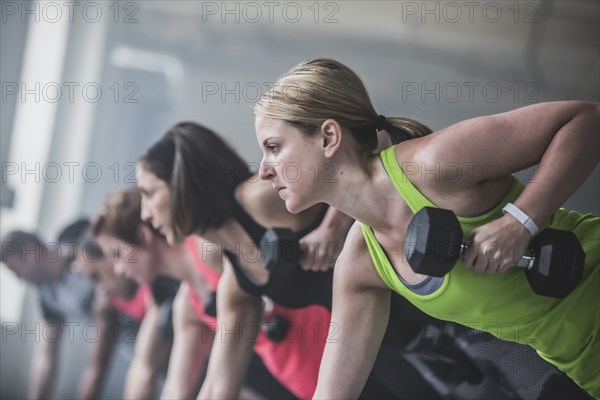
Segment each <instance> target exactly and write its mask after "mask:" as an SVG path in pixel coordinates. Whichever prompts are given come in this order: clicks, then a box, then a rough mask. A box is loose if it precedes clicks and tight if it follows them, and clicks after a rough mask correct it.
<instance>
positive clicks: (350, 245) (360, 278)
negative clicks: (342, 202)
mask: <svg viewBox="0 0 600 400" xmlns="http://www.w3.org/2000/svg"><path fill="white" fill-rule="evenodd" d="M335 280H336V282H340V283H341V284H343V285H344V286H345V287H347V288H348V289H351V290H355V291H361V290H369V289H387V286H386V285H385V283H384V282H383V281H382V280H381V278H380V277H379V275H378V274H377V270H376V269H375V265H374V264H373V260H372V259H371V254H370V252H369V248H368V247H367V243H366V242H365V238H364V236H363V233H362V228H361V223H360V222H358V221H356V222H354V224H353V225H352V227H351V228H350V231H349V232H348V236H347V237H346V241H345V243H344V247H343V249H342V252H341V253H340V255H339V257H338V263H337V265H336V267H335Z"/></svg>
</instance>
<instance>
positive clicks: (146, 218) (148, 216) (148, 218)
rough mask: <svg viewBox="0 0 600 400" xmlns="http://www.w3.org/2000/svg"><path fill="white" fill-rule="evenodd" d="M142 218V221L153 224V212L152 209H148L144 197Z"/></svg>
mask: <svg viewBox="0 0 600 400" xmlns="http://www.w3.org/2000/svg"><path fill="white" fill-rule="evenodd" d="M140 218H141V219H142V221H146V222H151V221H152V212H151V211H150V207H148V204H147V201H146V200H144V198H143V197H142V207H141V213H140Z"/></svg>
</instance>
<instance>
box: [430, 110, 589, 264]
mask: <svg viewBox="0 0 600 400" xmlns="http://www.w3.org/2000/svg"><path fill="white" fill-rule="evenodd" d="M443 131H446V132H445V134H444V132H443ZM443 131H440V132H439V133H438V135H435V136H437V137H436V138H435V140H431V141H430V143H428V144H426V145H425V146H423V148H424V149H427V148H429V149H430V152H429V153H428V156H426V157H427V159H429V160H431V162H434V160H435V161H436V162H439V163H441V165H444V163H454V165H460V166H461V167H463V169H462V172H463V174H462V179H461V180H460V181H459V182H458V184H457V182H456V181H454V182H453V183H442V186H444V185H446V186H447V189H448V190H454V189H459V190H460V189H461V188H465V187H473V186H476V185H478V184H481V183H484V182H486V181H487V182H489V181H490V180H491V179H490V177H488V176H486V171H489V170H490V169H489V168H488V166H490V165H492V164H494V170H497V169H500V170H501V174H502V176H506V175H509V174H511V173H513V172H516V171H520V170H523V169H525V168H528V167H530V166H533V165H536V164H539V167H538V169H537V171H536V173H535V175H534V176H533V177H532V178H531V181H530V182H529V183H528V184H527V186H526V187H525V189H524V190H523V192H522V193H521V194H520V196H519V197H518V199H516V200H515V202H514V204H515V205H516V206H517V207H519V208H520V209H521V210H522V211H523V212H525V214H527V215H528V216H529V217H530V218H531V219H532V220H533V221H534V222H535V223H536V224H537V225H538V226H540V225H541V224H543V223H544V222H545V221H546V220H547V219H548V218H550V216H551V215H552V214H553V213H554V211H556V210H557V209H558V208H559V207H560V206H561V205H562V204H563V203H564V202H565V201H566V200H567V199H568V198H569V197H570V196H571V195H572V194H573V193H575V191H576V190H577V189H578V188H579V187H580V186H581V184H583V182H584V181H585V180H586V179H587V177H588V176H589V175H590V174H591V173H592V171H593V170H594V168H595V167H596V166H597V165H598V162H599V160H600V152H599V151H598V149H599V148H600V129H599V105H598V103H587V102H580V101H563V102H552V103H542V104H536V105H532V106H528V107H523V108H520V109H517V110H514V111H510V112H507V113H503V114H497V115H492V116H487V117H480V118H475V119H471V120H467V121H463V122H460V123H458V124H455V125H453V126H450V127H448V128H446V129H444V130H443ZM432 139H433V138H432ZM495 178H496V179H497V178H498V174H496V175H495ZM471 240H472V241H473V242H474V243H476V244H477V245H478V249H479V250H476V251H472V252H466V253H465V255H464V257H463V261H464V263H465V264H466V265H470V266H473V267H474V268H475V270H477V271H478V272H488V273H495V272H503V271H505V270H506V269H508V268H509V267H510V266H511V265H514V262H515V261H516V260H518V259H519V258H520V257H521V256H522V255H523V253H524V252H525V248H526V244H528V243H529V241H530V240H531V234H530V233H529V231H528V230H527V229H525V227H524V226H523V225H521V223H520V222H518V221H517V220H516V219H515V218H513V217H512V216H511V215H510V214H506V215H505V216H504V217H502V218H500V219H498V220H495V221H492V222H491V223H489V224H486V225H483V226H481V227H479V228H477V229H475V230H474V231H473V232H472V237H471ZM488 243H493V244H494V246H487V248H488V250H489V249H493V250H494V251H492V253H493V254H489V253H488V254H483V249H484V248H486V244H488ZM515 248H516V249H518V250H519V251H518V252H516V253H515V252H514V251H510V252H509V251H504V252H502V250H506V249H515Z"/></svg>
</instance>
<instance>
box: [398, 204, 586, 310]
mask: <svg viewBox="0 0 600 400" xmlns="http://www.w3.org/2000/svg"><path fill="white" fill-rule="evenodd" d="M467 248H468V244H466V243H464V242H463V233H462V229H461V226H460V223H459V222H458V219H457V218H456V215H454V212H452V211H451V210H444V209H441V208H433V207H424V208H422V209H421V210H420V211H419V212H418V213H416V214H415V216H414V217H413V219H412V221H411V222H410V224H409V225H408V230H407V235H406V241H405V247H404V254H405V256H406V258H407V261H408V263H409V265H410V266H411V268H412V269H413V271H414V272H416V273H418V274H423V275H431V276H438V277H441V276H444V275H446V274H447V273H448V272H450V270H451V269H452V267H454V264H455V263H456V261H457V260H458V259H459V258H460V256H461V255H462V254H463V252H464V251H465V250H466V249H467ZM584 261H585V253H584V252H583V248H582V247H581V244H580V243H579V240H577V237H576V236H575V235H574V234H573V233H572V232H568V231H561V230H558V229H552V228H547V229H544V230H543V231H541V232H540V233H539V234H538V235H536V236H535V238H534V239H533V240H532V241H531V243H530V244H529V247H528V248H527V252H526V255H525V256H523V257H522V258H521V260H519V262H518V263H517V264H516V266H518V267H524V268H526V271H525V274H526V276H527V280H528V281H529V284H530V286H531V288H532V289H533V291H534V292H535V293H537V294H539V295H542V296H548V297H555V298H560V299H562V298H565V297H566V296H567V295H568V294H569V293H571V292H572V291H573V290H574V289H575V287H577V285H578V284H579V282H581V279H582V277H583V265H584Z"/></svg>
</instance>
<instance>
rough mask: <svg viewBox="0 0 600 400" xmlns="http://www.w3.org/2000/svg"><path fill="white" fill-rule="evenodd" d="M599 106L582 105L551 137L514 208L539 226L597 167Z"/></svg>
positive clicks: (599, 144) (599, 155)
mask: <svg viewBox="0 0 600 400" xmlns="http://www.w3.org/2000/svg"><path fill="white" fill-rule="evenodd" d="M598 118H599V113H598V105H597V104H595V103H589V104H586V105H585V106H582V112H580V113H578V114H577V115H576V116H575V117H573V118H572V119H571V120H570V121H568V122H567V123H566V124H565V125H564V126H562V128H560V129H559V131H558V132H557V133H556V135H555V136H554V137H553V139H552V141H551V142H550V144H549V146H548V148H547V149H546V151H545V152H544V155H543V157H542V159H541V161H540V164H539V168H538V170H537V172H536V174H535V175H534V176H533V177H532V179H531V181H530V182H529V183H528V184H527V186H526V187H525V189H524V191H523V192H522V193H521V195H520V196H519V198H518V199H517V200H516V201H515V205H516V206H517V207H519V208H520V209H522V210H523V211H524V212H525V213H526V214H528V215H529V216H530V217H531V218H532V219H533V220H534V221H535V222H536V223H537V224H538V226H539V225H541V224H542V223H544V222H545V221H547V220H548V218H550V216H551V215H552V213H553V212H554V211H555V210H556V209H558V208H559V207H560V206H561V205H562V204H564V202H565V201H566V200H568V198H569V197H570V196H571V195H572V194H573V193H575V191H577V189H578V188H579V187H580V186H581V185H582V184H583V183H584V182H585V180H586V179H587V177H588V176H589V175H590V174H591V173H592V171H593V170H594V168H595V167H596V166H597V165H598V162H599V157H600V154H599V152H598V148H600V136H599V134H598V132H599V126H598V122H599V121H598Z"/></svg>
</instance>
